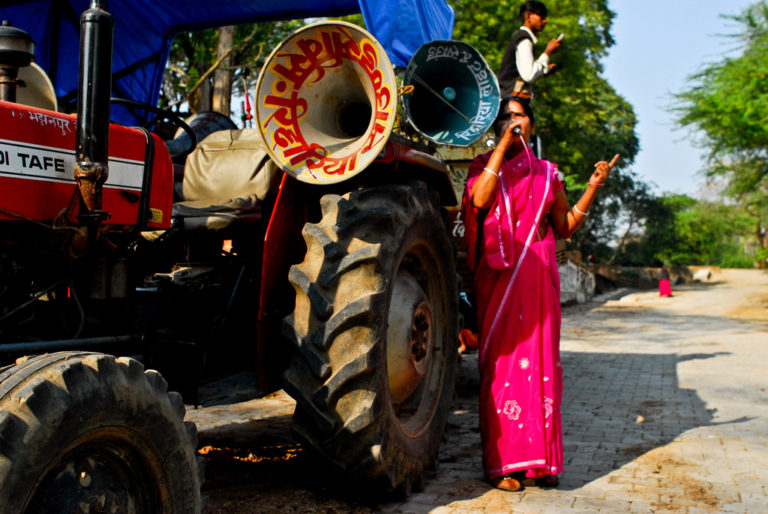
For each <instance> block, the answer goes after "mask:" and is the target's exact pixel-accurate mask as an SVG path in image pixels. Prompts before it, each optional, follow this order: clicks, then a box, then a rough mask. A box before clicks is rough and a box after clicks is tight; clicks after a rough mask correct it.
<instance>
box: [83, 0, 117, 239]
mask: <svg viewBox="0 0 768 514" xmlns="http://www.w3.org/2000/svg"><path fill="white" fill-rule="evenodd" d="M106 9H107V2H106V0H91V7H90V9H88V10H87V11H85V12H84V13H83V14H82V16H81V17H80V75H79V77H80V79H79V80H80V81H79V85H78V91H77V136H76V137H77V139H76V146H75V153H76V157H75V180H76V181H77V186H78V188H79V190H80V197H81V198H82V203H81V206H80V207H81V209H80V220H81V223H82V224H84V225H89V226H91V227H94V228H96V227H98V225H99V224H100V223H101V222H102V221H103V220H104V219H106V218H107V217H108V213H105V212H103V211H102V210H101V193H102V188H103V185H104V182H106V181H107V177H108V176H109V98H110V96H111V91H112V40H113V32H114V21H113V20H112V15H110V14H109V13H108V12H107V10H106ZM83 207H85V209H83Z"/></svg>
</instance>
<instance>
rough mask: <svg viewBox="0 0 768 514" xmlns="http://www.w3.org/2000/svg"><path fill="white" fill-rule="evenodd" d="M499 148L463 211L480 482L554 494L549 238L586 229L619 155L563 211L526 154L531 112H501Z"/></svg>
mask: <svg viewBox="0 0 768 514" xmlns="http://www.w3.org/2000/svg"><path fill="white" fill-rule="evenodd" d="M496 129H497V134H501V139H500V140H499V143H498V146H497V147H496V148H495V149H494V150H493V151H492V152H488V153H486V154H483V155H480V156H478V157H477V158H476V159H475V160H474V162H473V163H472V165H471V166H470V169H469V175H468V178H467V187H466V190H465V194H464V200H463V206H464V211H465V212H464V215H465V218H464V219H465V223H466V224H467V234H468V248H469V264H470V266H471V267H473V268H474V269H475V274H474V288H475V303H476V305H477V315H478V326H479V327H480V341H481V342H480V350H479V366H480V376H481V387H480V431H481V433H482V440H483V466H484V468H485V476H486V478H487V479H488V480H489V481H490V482H491V483H492V484H493V485H494V486H495V487H497V488H499V489H504V490H507V491H519V490H522V489H523V483H525V484H527V485H530V484H535V485H539V486H544V487H546V486H550V487H552V486H556V485H557V483H558V477H557V475H558V474H559V473H560V472H562V470H563V443H562V429H561V422H560V400H561V398H562V391H563V384H562V370H561V368H560V349H559V345H560V279H559V275H558V271H557V262H556V259H555V234H557V235H558V236H560V237H562V238H567V237H569V236H570V235H571V234H572V233H573V232H574V231H575V230H576V228H577V227H578V226H579V225H580V224H581V223H582V222H583V221H584V218H585V217H586V213H587V211H588V210H589V207H590V205H591V204H592V200H593V199H594V197H595V193H596V192H597V189H598V188H599V187H600V186H601V185H602V184H603V182H604V181H605V180H606V178H607V177H608V174H609V173H610V170H611V168H612V167H613V166H614V165H615V164H616V161H617V159H618V157H619V156H618V155H616V156H615V157H614V158H613V160H612V161H611V162H610V163H608V162H605V161H601V162H599V163H597V164H596V165H595V172H594V174H593V175H592V177H591V178H590V180H589V185H588V186H587V190H586V192H585V193H584V195H583V196H582V197H581V198H580V199H579V201H578V202H577V203H576V205H575V206H574V207H573V208H569V206H568V201H567V199H566V196H565V192H564V190H563V184H562V182H561V179H560V178H559V176H558V173H557V167H556V166H555V164H553V163H551V162H548V161H544V160H539V159H537V158H536V157H535V156H534V155H533V154H532V152H531V151H530V150H529V148H528V140H529V138H530V136H531V132H532V130H533V113H532V112H531V110H530V107H529V104H527V103H526V102H525V101H524V100H516V99H511V100H508V101H505V102H504V104H503V105H502V111H501V114H500V117H499V120H498V121H497V125H496Z"/></svg>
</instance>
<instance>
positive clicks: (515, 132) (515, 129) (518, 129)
mask: <svg viewBox="0 0 768 514" xmlns="http://www.w3.org/2000/svg"><path fill="white" fill-rule="evenodd" d="M512 133H513V134H515V135H516V136H522V135H523V131H522V130H520V127H515V128H513V129H512Z"/></svg>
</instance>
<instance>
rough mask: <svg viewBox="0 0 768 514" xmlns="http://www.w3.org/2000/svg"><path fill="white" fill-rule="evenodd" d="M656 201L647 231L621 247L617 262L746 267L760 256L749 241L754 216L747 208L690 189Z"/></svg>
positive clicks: (640, 264)
mask: <svg viewBox="0 0 768 514" xmlns="http://www.w3.org/2000/svg"><path fill="white" fill-rule="evenodd" d="M653 203H654V204H655V205H654V208H653V210H652V211H651V212H653V215H652V216H649V217H648V219H647V220H646V223H645V230H644V232H643V233H642V235H640V236H639V237H637V238H635V239H634V240H633V241H632V242H631V243H630V244H627V245H626V246H625V247H624V248H623V249H622V251H621V252H620V254H619V255H618V257H617V263H618V264H621V265H628V266H648V265H651V266H658V265H661V264H671V265H697V264H700V265H715V266H722V267H740V268H741V267H752V266H753V263H754V262H755V261H756V260H757V258H758V257H757V256H756V255H755V253H754V248H753V247H752V246H751V245H750V242H751V241H753V237H752V228H753V227H754V225H755V218H754V217H753V216H751V215H749V214H748V213H747V212H746V211H744V209H742V208H740V207H738V206H734V205H727V204H723V203H719V202H705V201H700V200H695V199H693V198H691V197H689V196H686V195H668V196H663V197H661V198H655V199H653Z"/></svg>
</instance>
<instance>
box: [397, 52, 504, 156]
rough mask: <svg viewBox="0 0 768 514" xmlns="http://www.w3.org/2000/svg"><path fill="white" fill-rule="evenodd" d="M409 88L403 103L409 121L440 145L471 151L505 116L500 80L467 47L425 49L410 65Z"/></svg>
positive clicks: (417, 53) (407, 83) (407, 76)
mask: <svg viewBox="0 0 768 514" xmlns="http://www.w3.org/2000/svg"><path fill="white" fill-rule="evenodd" d="M403 85H404V86H413V92H412V93H411V94H408V95H405V96H404V97H403V103H404V107H405V113H406V117H407V119H408V121H409V122H410V123H411V125H413V127H414V128H415V129H416V130H417V131H418V132H419V133H420V134H422V135H423V136H424V137H425V138H427V139H428V140H430V141H432V142H434V143H437V144H441V145H452V146H469V145H471V144H472V143H474V142H475V141H477V140H478V139H479V138H480V137H481V136H482V135H483V134H484V133H485V131H487V130H488V129H489V128H490V127H491V124H492V123H493V121H494V120H495V119H496V115H497V114H498V112H499V103H500V100H501V98H500V93H499V83H498V81H497V80H496V75H494V73H493V72H492V71H491V70H490V68H489V67H488V64H487V63H486V62H485V59H483V56H482V55H480V52H478V51H477V50H475V49H474V48H473V47H472V46H471V45H468V44H467V43H463V42H461V41H432V42H430V43H426V44H424V45H422V46H421V48H419V49H418V51H417V52H416V53H415V54H414V56H413V58H412V59H411V61H410V62H409V63H408V68H407V69H406V71H405V76H404V77H403Z"/></svg>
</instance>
